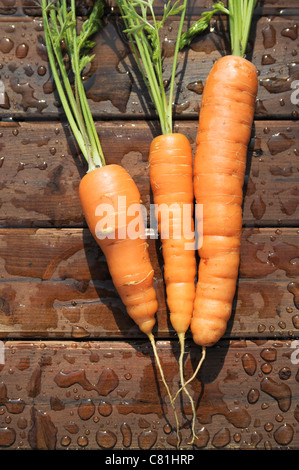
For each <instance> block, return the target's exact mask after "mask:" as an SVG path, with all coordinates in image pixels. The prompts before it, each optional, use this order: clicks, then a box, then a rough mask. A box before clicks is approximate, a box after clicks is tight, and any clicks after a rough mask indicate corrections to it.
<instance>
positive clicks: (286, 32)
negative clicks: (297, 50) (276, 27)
mask: <svg viewBox="0 0 299 470" xmlns="http://www.w3.org/2000/svg"><path fill="white" fill-rule="evenodd" d="M281 35H282V36H285V37H287V38H291V39H292V40H293V41H294V40H295V39H297V37H298V25H297V24H294V26H291V27H288V28H284V29H283V30H282V31H281Z"/></svg>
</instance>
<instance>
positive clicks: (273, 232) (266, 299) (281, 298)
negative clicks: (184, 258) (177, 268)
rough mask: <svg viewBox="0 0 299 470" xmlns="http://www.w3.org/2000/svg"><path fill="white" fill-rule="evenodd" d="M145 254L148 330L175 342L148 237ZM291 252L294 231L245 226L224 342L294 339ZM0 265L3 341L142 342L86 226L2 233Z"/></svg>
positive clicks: (298, 294)
mask: <svg viewBox="0 0 299 470" xmlns="http://www.w3.org/2000/svg"><path fill="white" fill-rule="evenodd" d="M149 249H150V257H151V260H152V263H153V268H154V270H155V288H156V291H157V297H158V301H159V309H158V312H157V324H156V327H155V332H156V333H157V335H158V336H159V337H160V338H162V337H174V331H173V329H172V327H171V325H170V322H169V317H168V310H167V307H166V301H165V292H164V282H163V260H162V257H161V252H160V249H159V245H157V243H156V241H155V240H149ZM298 253H299V234H298V230H297V229H286V228H285V229H279V230H277V229H269V228H267V229H259V230H258V229H244V232H243V240H242V251H241V264H240V279H239V284H238V289H237V294H236V296H235V301H234V307H233V314H232V318H231V320H230V322H229V324H228V328H227V332H226V335H225V337H226V338H240V337H241V338H246V337H254V338H265V337H272V338H273V337H283V336H286V335H291V336H296V335H298V332H299V320H298V318H299V311H298V308H299V284H298V274H299V268H298V266H299V258H298ZM0 266H1V268H0V272H1V277H0V331H1V333H0V337H2V338H28V337H30V338H33V337H34V338H74V339H76V338H77V339H80V338H139V337H141V338H143V337H144V336H143V335H142V334H141V333H140V331H139V329H138V327H137V326H136V325H135V324H134V322H133V321H132V320H131V319H130V318H129V316H128V315H127V313H126V310H125V308H124V306H123V304H122V303H121V301H120V300H119V297H118V294H117V292H116V291H115V289H114V287H113V284H112V282H111V278H110V275H109V272H108V268H107V265H106V261H105V258H104V257H103V255H102V253H101V251H100V249H99V248H98V246H97V244H96V243H95V241H94V240H93V238H92V236H91V235H90V233H89V231H88V230H87V229H85V230H81V229H60V230H55V229H37V230H36V229H16V230H14V229H1V230H0Z"/></svg>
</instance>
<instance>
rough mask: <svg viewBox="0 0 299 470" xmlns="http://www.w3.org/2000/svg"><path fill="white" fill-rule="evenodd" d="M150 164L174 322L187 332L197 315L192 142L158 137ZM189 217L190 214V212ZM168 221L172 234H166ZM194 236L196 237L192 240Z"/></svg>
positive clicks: (178, 136) (177, 136) (179, 136)
mask: <svg viewBox="0 0 299 470" xmlns="http://www.w3.org/2000/svg"><path fill="white" fill-rule="evenodd" d="M149 163H150V182H151V188H152V192H153V198H154V203H155V208H156V218H157V221H158V231H159V233H160V236H161V245H162V252H163V259H164V280H165V285H166V298H167V304H168V308H169V311H170V321H171V323H172V326H173V328H174V329H175V331H176V332H177V333H185V332H186V331H187V329H188V328H189V326H190V321H191V316H192V312H193V303H194V297H195V276H196V260H195V248H194V221H193V214H192V211H193V206H194V195H193V156H192V149H191V146H190V143H189V141H188V139H187V138H186V137H185V136H184V135H182V134H180V133H173V134H163V135H160V136H158V137H156V138H154V139H153V141H152V143H151V147H150V153H149ZM172 207H173V208H177V211H176V210H174V211H173V212H172V211H171V208H172ZM187 208H189V210H190V214H191V220H190V226H189V227H187V226H186V225H187V224H186V225H184V220H185V221H186V220H188V217H186V219H185V218H184V211H186V210H188V209H187ZM185 214H186V215H187V213H186V212H185ZM168 215H169V217H168ZM167 221H168V222H169V226H168V231H166V232H163V230H164V228H165V222H167ZM186 229H187V230H186ZM189 229H190V231H189ZM192 233H193V237H190V235H191V234H192ZM192 244H193V249H191V247H192Z"/></svg>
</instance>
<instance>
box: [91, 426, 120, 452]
mask: <svg viewBox="0 0 299 470" xmlns="http://www.w3.org/2000/svg"><path fill="white" fill-rule="evenodd" d="M96 442H97V444H98V445H99V446H100V447H102V448H103V449H112V448H113V447H114V446H115V444H116V442H117V437H116V435H115V434H114V433H113V432H112V431H109V430H108V431H102V430H99V431H97V433H96Z"/></svg>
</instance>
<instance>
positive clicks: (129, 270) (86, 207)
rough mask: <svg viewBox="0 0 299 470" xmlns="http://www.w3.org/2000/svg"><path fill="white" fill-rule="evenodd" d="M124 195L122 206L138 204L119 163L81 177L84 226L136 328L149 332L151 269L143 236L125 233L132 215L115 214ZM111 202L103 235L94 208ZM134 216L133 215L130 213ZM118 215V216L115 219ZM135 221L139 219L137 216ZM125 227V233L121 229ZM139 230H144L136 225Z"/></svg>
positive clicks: (152, 303) (152, 316) (154, 307)
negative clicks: (109, 215) (131, 235)
mask: <svg viewBox="0 0 299 470" xmlns="http://www.w3.org/2000/svg"><path fill="white" fill-rule="evenodd" d="M122 194H124V195H125V197H126V201H125V207H124V208H123V209H124V210H126V209H127V208H129V207H131V206H132V205H133V204H134V205H135V206H136V208H137V207H138V205H139V204H140V194H139V191H138V188H137V186H136V184H135V183H134V181H133V179H132V178H131V176H130V175H129V174H128V172H127V171H126V170H125V169H124V168H123V167H121V166H119V165H105V166H103V167H101V168H98V169H95V170H93V171H91V172H89V173H87V174H86V175H85V176H84V177H83V178H82V180H81V182H80V186H79V196H80V201H81V205H82V209H83V212H84V215H85V219H86V222H87V224H88V227H89V229H90V231H91V233H92V235H93V236H94V238H95V240H96V241H97V243H98V244H99V246H100V247H101V250H102V251H103V253H104V255H105V257H106V260H107V264H108V268H109V271H110V274H111V277H112V279H113V283H114V285H115V287H116V289H117V291H118V293H119V295H120V297H121V299H122V301H123V303H124V305H125V306H126V309H127V312H128V314H129V315H130V317H131V318H132V319H133V320H134V321H135V323H136V324H137V325H138V326H139V328H140V330H141V331H142V332H143V333H145V334H147V335H150V334H151V333H152V330H153V327H154V324H155V314H156V311H157V308H158V304H157V299H156V292H155V289H154V287H153V277H154V270H153V267H152V265H151V262H150V259H149V253H148V244H147V242H146V240H145V237H143V238H141V237H140V236H138V237H136V238H132V237H129V236H128V235H129V234H128V226H129V224H130V223H131V222H132V221H133V216H130V217H129V216H127V217H126V221H125V223H126V226H125V227H123V226H122V225H121V219H120V218H117V217H115V216H116V214H117V212H118V211H119V210H121V208H119V207H118V206H119V196H120V195H122ZM104 205H108V208H109V206H111V209H112V211H111V212H112V215H113V217H112V218H111V219H112V220H111V222H112V224H115V225H112V226H108V227H107V230H106V233H107V235H108V236H106V235H105V232H103V230H104V227H102V225H103V224H101V219H100V218H99V215H97V208H98V207H101V206H102V207H104ZM134 217H135V216H134ZM118 219H120V220H118ZM138 222H139V225H140V224H142V223H143V220H142V219H141V218H140V220H139V221H138ZM123 230H125V233H127V235H126V236H123V235H122V233H120V232H121V231H123ZM138 231H139V232H141V233H142V232H143V233H145V230H144V227H140V226H139V230H138Z"/></svg>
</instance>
